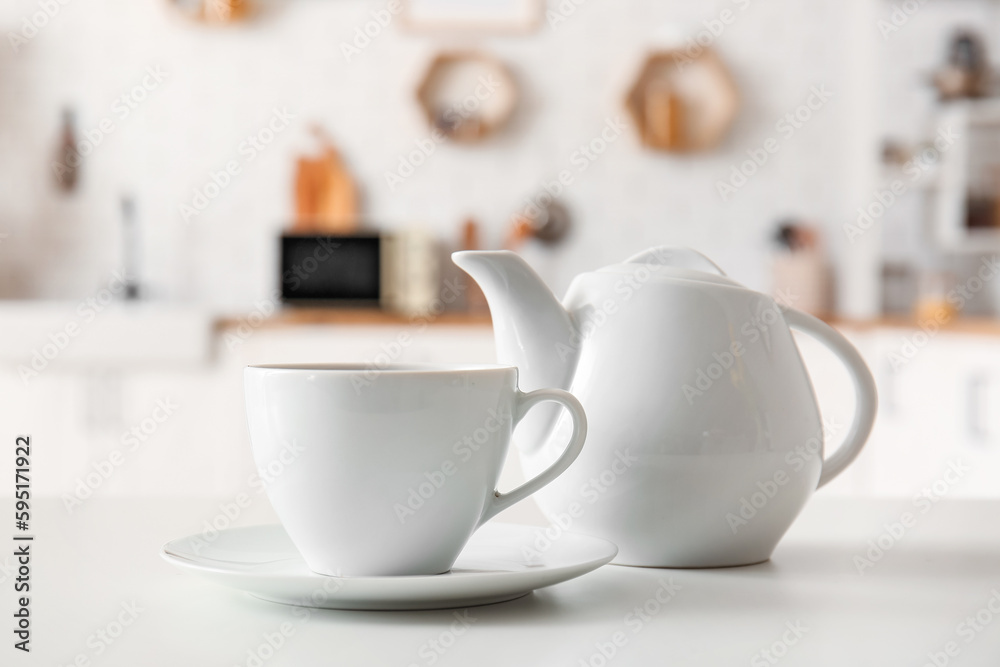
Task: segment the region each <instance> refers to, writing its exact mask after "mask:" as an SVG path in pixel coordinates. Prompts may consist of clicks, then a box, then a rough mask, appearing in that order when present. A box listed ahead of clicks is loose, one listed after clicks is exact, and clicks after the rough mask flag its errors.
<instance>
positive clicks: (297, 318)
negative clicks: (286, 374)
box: [215, 308, 492, 331]
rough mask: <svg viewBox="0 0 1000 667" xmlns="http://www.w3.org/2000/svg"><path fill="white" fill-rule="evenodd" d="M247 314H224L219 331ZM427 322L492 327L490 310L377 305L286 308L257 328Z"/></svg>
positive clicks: (243, 321) (218, 323) (242, 320)
mask: <svg viewBox="0 0 1000 667" xmlns="http://www.w3.org/2000/svg"><path fill="white" fill-rule="evenodd" d="M246 322H247V317H245V316H244V317H223V318H220V319H218V320H216V323H215V328H216V330H217V331H219V330H225V329H233V328H236V327H238V326H240V325H242V324H246ZM424 322H426V323H427V324H428V325H429V326H473V327H490V326H492V320H491V319H490V314H489V313H488V312H476V313H461V312H445V313H442V314H440V315H437V316H434V315H427V316H426V317H410V316H407V315H403V314H400V313H393V312H389V311H385V310H379V309H377V308H283V309H281V310H280V311H278V312H277V313H275V314H274V315H272V316H271V317H269V318H267V319H265V320H264V321H263V322H261V323H260V325H259V326H258V327H255V328H269V329H270V328H282V327H301V326H328V325H336V326H411V325H418V324H421V323H424Z"/></svg>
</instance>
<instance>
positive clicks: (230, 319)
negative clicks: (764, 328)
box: [215, 307, 1000, 336]
mask: <svg viewBox="0 0 1000 667" xmlns="http://www.w3.org/2000/svg"><path fill="white" fill-rule="evenodd" d="M250 317H251V315H249V314H248V315H244V316H242V317H237V316H226V317H221V318H218V319H216V322H215V328H216V330H226V329H233V328H236V327H238V326H240V325H242V324H245V323H246V322H247V321H248V318H250ZM822 319H823V320H824V321H825V322H827V323H828V324H830V325H831V326H834V327H837V328H840V329H846V330H862V331H867V330H871V329H920V328H921V324H920V322H919V321H918V320H917V319H915V318H913V317H906V316H883V317H873V318H870V319H852V318H846V317H839V316H836V315H831V316H824V317H823V318H822ZM424 321H426V322H427V324H428V325H431V326H433V325H444V326H478V327H489V326H491V320H490V314H489V312H488V311H478V312H471V313H467V312H444V313H441V314H440V315H437V316H427V317H426V318H423V319H422V318H420V317H413V316H407V315H403V314H401V313H393V312H390V311H385V310H379V309H378V308H312V307H310V308H298V307H283V308H281V309H280V310H279V311H278V312H277V313H275V314H274V315H272V316H270V317H267V318H263V319H262V320H260V321H259V322H257V321H256V320H254V322H253V325H254V328H256V327H257V326H261V327H266V328H281V327H294V326H317V325H335V326H336V325H352V326H406V325H411V324H414V323H419V322H424ZM941 330H942V331H946V332H950V333H960V334H972V335H982V336H1000V319H998V318H991V317H958V318H955V319H954V320H952V321H950V322H948V323H946V324H945V325H944V326H942V327H941Z"/></svg>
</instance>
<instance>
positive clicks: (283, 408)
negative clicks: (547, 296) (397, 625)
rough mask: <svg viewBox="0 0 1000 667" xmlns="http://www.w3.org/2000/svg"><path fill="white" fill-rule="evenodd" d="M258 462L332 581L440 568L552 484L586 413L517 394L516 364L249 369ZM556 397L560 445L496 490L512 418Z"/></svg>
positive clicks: (577, 442)
mask: <svg viewBox="0 0 1000 667" xmlns="http://www.w3.org/2000/svg"><path fill="white" fill-rule="evenodd" d="M244 385H245V389H246V407H247V421H248V424H249V427H250V439H251V442H252V444H253V453H254V459H255V461H256V463H257V468H258V470H259V471H260V473H261V477H262V479H263V480H264V482H265V488H266V490H267V494H268V497H269V498H270V500H271V504H272V505H273V506H274V509H275V511H276V512H277V514H278V517H279V518H280V519H281V522H282V524H283V525H284V527H285V530H286V531H287V532H288V535H289V537H291V539H292V542H294V543H295V546H296V547H297V548H298V550H299V551H300V552H301V553H302V557H303V558H304V559H305V561H306V563H307V564H308V565H309V567H310V569H312V570H313V571H314V572H318V573H320V574H326V575H333V576H387V575H425V574H439V573H442V572H447V571H448V570H449V569H450V568H451V566H452V564H454V562H455V559H456V558H457V557H458V555H459V553H460V552H461V551H462V548H463V547H464V546H465V543H466V542H467V541H468V539H469V537H470V536H471V535H472V533H473V532H474V531H475V530H476V529H477V528H479V526H481V525H483V523H485V522H486V521H488V520H489V519H490V518H491V517H493V516H494V515H496V514H497V513H498V512H500V511H502V510H504V509H506V508H508V507H510V506H511V505H513V504H514V503H516V502H518V501H520V500H523V499H524V498H526V497H528V496H529V495H531V494H532V493H534V492H535V491H538V490H539V489H540V488H542V487H543V486H545V485H546V484H548V483H549V482H551V481H552V480H554V479H555V478H556V477H558V476H559V475H560V474H561V473H562V472H563V471H565V470H566V468H568V467H569V465H570V464H571V463H573V461H574V460H576V457H577V456H578V455H579V454H580V450H581V448H582V447H583V441H584V438H585V437H586V432H587V420H586V417H585V415H584V412H583V408H582V407H581V405H580V403H579V401H577V400H576V399H575V398H574V397H573V396H572V395H571V394H569V393H568V392H565V391H562V390H559V389H540V390H538V391H533V392H530V393H527V394H525V393H522V392H521V391H519V390H518V388H517V368H516V367H514V366H390V367H387V368H385V369H383V370H379V371H371V370H368V369H367V368H365V367H363V366H358V365H284V366H250V367H247V368H246V370H245V372H244ZM542 401H554V402H556V403H560V404H562V405H563V406H565V407H566V408H567V409H568V410H569V413H570V415H571V416H572V418H573V424H574V428H573V433H572V435H571V437H570V441H569V444H568V445H567V446H566V449H565V451H563V453H562V455H561V456H559V457H558V458H557V460H556V461H555V462H554V463H553V464H552V465H551V466H549V467H548V468H546V469H545V470H544V471H542V472H541V473H540V474H539V475H537V476H536V477H534V478H533V479H531V480H530V481H528V482H526V483H525V484H523V485H522V486H519V487H518V488H516V489H514V490H513V491H510V492H508V493H503V494H501V493H499V492H498V491H497V490H496V486H497V480H498V479H499V477H500V470H501V468H502V467H503V463H504V461H505V459H506V456H507V447H508V445H509V443H510V437H511V433H512V431H513V429H514V426H515V425H516V424H517V423H518V421H520V420H521V418H522V417H523V416H524V415H525V413H526V412H527V411H528V409H529V408H531V406H533V405H535V404H536V403H540V402H542Z"/></svg>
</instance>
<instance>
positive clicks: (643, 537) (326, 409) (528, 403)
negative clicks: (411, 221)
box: [162, 247, 877, 609]
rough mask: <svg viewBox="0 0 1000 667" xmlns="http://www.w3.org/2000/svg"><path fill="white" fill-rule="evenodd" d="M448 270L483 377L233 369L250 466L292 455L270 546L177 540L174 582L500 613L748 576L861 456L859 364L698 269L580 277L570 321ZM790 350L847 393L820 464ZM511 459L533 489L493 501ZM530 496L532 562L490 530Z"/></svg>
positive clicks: (521, 286) (248, 539) (567, 304)
mask: <svg viewBox="0 0 1000 667" xmlns="http://www.w3.org/2000/svg"><path fill="white" fill-rule="evenodd" d="M453 261H454V262H455V264H457V265H458V266H459V267H460V268H461V269H463V270H464V271H465V272H466V273H468V274H469V275H470V276H471V277H472V279H473V280H474V281H475V282H476V283H477V284H478V285H479V286H480V288H482V291H483V293H484V294H485V296H486V300H487V302H488V304H489V307H490V312H491V315H492V319H493V326H494V335H495V338H496V350H497V361H498V364H496V365H412V366H408V365H398V366H389V367H386V368H385V369H383V370H381V371H380V372H379V373H378V375H377V377H375V378H369V377H367V376H366V381H365V382H363V383H359V382H357V379H358V376H359V375H362V374H368V373H369V371H368V369H367V368H366V367H364V366H361V365H350V364H337V365H323V364H312V365H281V366H251V367H248V368H246V369H245V372H244V386H245V394H246V408H247V420H248V426H249V432H250V439H251V443H252V449H253V455H254V459H255V462H256V464H257V466H258V467H264V468H266V467H267V465H268V463H270V462H271V461H272V460H273V459H274V458H275V457H278V456H280V455H281V453H282V452H284V451H285V450H286V449H287V447H288V445H289V443H294V444H295V446H296V451H299V452H300V454H299V455H298V457H297V459H296V460H295V461H294V462H293V463H292V464H290V465H287V466H285V470H284V472H283V473H282V474H281V475H280V476H277V477H276V478H274V479H273V480H272V481H271V482H270V483H269V484H268V485H267V489H266V490H267V494H268V497H269V499H270V501H271V504H272V506H273V507H274V510H275V512H276V513H277V516H278V518H279V519H280V521H281V525H280V526H279V525H265V526H251V527H246V528H236V529H232V530H229V531H225V532H223V533H222V534H221V535H220V536H219V537H218V538H217V539H216V540H215V541H213V542H212V544H211V545H209V546H208V547H205V545H204V542H203V541H201V540H198V539H197V536H191V537H187V538H181V539H179V540H174V541H172V542H169V543H167V544H166V545H164V547H163V550H162V555H163V557H164V558H165V559H166V560H168V561H169V562H170V563H172V564H174V565H176V566H178V567H179V568H181V569H183V570H187V571H191V572H193V573H195V574H199V575H202V576H205V577H208V578H210V579H212V580H214V581H216V582H217V583H220V584H223V585H227V586H230V587H235V588H238V589H241V590H245V591H248V592H249V593H251V594H252V595H255V596H256V597H260V598H263V599H267V600H273V601H277V602H285V603H289V604H298V605H303V606H312V607H326V608H336V609H433V608H445V607H459V606H470V605H474V604H488V603H492V602H500V601H503V600H509V599H513V598H516V597H520V596H522V595H525V594H527V593H530V592H531V591H532V590H535V589H537V588H541V587H544V586H549V585H553V584H556V583H559V582H562V581H566V580H568V579H571V578H574V577H578V576H580V575H582V574H585V573H587V572H590V571H592V570H594V569H596V568H598V567H601V566H603V565H605V564H607V563H609V562H613V563H614V564H617V565H632V566H644V567H663V568H710V567H728V566H738V565H749V564H753V563H759V562H762V561H766V560H768V559H769V558H770V557H771V554H772V552H773V551H774V549H775V547H776V545H777V544H778V541H779V540H780V539H781V537H782V536H783V535H784V533H785V531H786V530H787V529H788V528H789V526H790V525H791V524H792V522H793V521H794V519H795V518H796V516H797V515H798V514H799V512H800V511H801V509H802V508H803V506H804V505H805V503H806V501H807V500H808V499H809V498H810V496H811V495H812V493H813V491H814V490H816V489H817V488H819V487H821V486H823V485H824V484H826V483H828V482H829V481H830V480H832V479H833V478H834V477H836V476H837V475H838V474H840V473H841V472H842V471H843V470H844V469H845V468H846V467H847V466H848V465H849V464H850V463H851V462H852V461H853V460H854V459H855V458H856V457H857V456H858V454H859V453H860V451H861V449H862V447H863V446H864V444H865V441H866V440H867V438H868V435H869V434H870V432H871V429H872V426H873V423H874V420H875V410H876V405H877V395H876V390H875V383H874V381H873V379H872V376H871V373H870V372H869V371H868V368H867V367H866V365H865V363H864V361H863V360H862V359H861V357H860V355H859V354H858V353H857V351H856V350H855V349H854V348H853V346H852V345H851V344H850V343H849V342H848V341H847V340H846V339H845V338H844V337H843V336H842V335H840V334H839V333H838V332H837V331H835V330H834V329H833V328H831V327H829V326H828V325H826V324H825V323H823V322H822V321H821V320H819V319H817V318H815V317H812V316H810V315H807V314H805V313H803V312H800V311H798V310H795V309H793V308H789V307H786V306H784V305H781V304H779V303H777V302H776V301H775V300H774V299H772V298H770V297H768V296H766V295H764V294H761V293H758V292H754V291H752V290H750V289H748V288H746V287H744V286H742V285H741V284H739V283H737V282H735V281H733V280H732V279H730V278H728V277H727V276H726V275H725V273H724V272H723V271H722V270H721V269H720V268H719V267H718V266H716V265H715V264H714V263H713V262H711V261H710V260H709V259H708V258H706V257H705V256H704V255H702V254H700V253H698V252H696V251H694V250H690V249H686V248H679V247H657V248H651V249H649V250H646V251H644V252H642V253H639V254H637V255H635V256H633V257H631V258H629V259H628V260H626V261H624V262H622V263H620V264H614V265H611V266H607V267H604V268H601V269H598V270H597V271H593V272H589V273H584V274H581V275H579V276H577V277H576V278H575V279H574V280H573V282H572V284H571V285H570V287H569V290H568V292H567V295H566V297H565V298H564V299H563V300H562V301H559V300H558V299H557V298H556V297H555V296H554V295H553V294H552V292H551V291H550V290H549V289H548V287H547V286H546V285H545V284H544V282H543V281H542V280H541V279H540V278H539V276H538V275H537V274H536V273H535V272H534V270H532V269H531V267H530V266H529V265H528V264H527V263H526V262H525V261H524V260H523V259H521V257H520V256H518V255H516V254H514V253H512V252H509V251H464V252H458V253H455V254H454V255H453ZM792 330H797V331H800V332H802V333H804V334H806V335H808V336H811V337H813V338H815V339H817V340H818V341H820V342H821V343H823V344H824V345H825V346H827V347H828V348H829V349H830V350H831V351H832V353H833V354H834V355H835V356H836V357H837V358H838V359H839V360H840V361H841V362H842V363H843V364H844V366H845V367H846V368H847V370H848V371H849V372H850V375H851V378H852V381H853V387H854V391H855V394H856V405H857V408H856V410H855V415H854V418H853V422H852V423H851V424H850V426H849V428H848V433H847V436H846V439H845V442H844V443H843V444H842V445H841V446H840V447H839V448H838V449H837V451H836V452H835V453H834V454H833V455H832V456H830V457H829V458H825V457H824V452H823V447H822V440H823V426H822V422H821V420H820V414H819V408H818V406H817V402H816V397H815V394H814V393H813V388H812V384H811V382H810V379H809V375H808V373H807V371H806V368H805V366H804V364H803V362H802V358H801V356H800V355H799V352H798V348H797V347H796V345H795V341H794V339H793V337H792ZM515 427H517V430H516V432H515ZM511 442H513V443H514V446H515V448H516V450H517V452H518V455H519V457H520V459H521V462H522V465H523V468H524V470H525V472H526V474H527V476H528V477H529V480H528V481H527V482H525V483H524V484H523V485H521V486H520V487H518V488H516V489H514V490H512V491H509V492H504V493H500V492H499V491H497V488H496V487H497V481H498V479H499V477H500V472H501V468H502V467H503V464H504V461H505V460H506V456H507V450H508V446H509V444H510V443H511ZM808 443H813V444H816V443H819V446H813V447H809V446H808ZM530 495H534V496H535V498H536V501H537V503H538V504H539V506H540V507H541V509H542V510H543V512H544V513H545V514H546V516H549V517H570V518H571V526H570V531H571V532H561V534H560V536H559V538H558V539H556V540H546V541H545V542H544V543H545V549H544V550H539V549H538V548H537V545H538V544H539V540H538V539H537V537H538V535H539V534H540V532H541V531H542V530H543V529H540V528H534V527H529V526H515V525H509V524H497V523H495V522H494V523H487V522H488V521H489V520H490V519H491V518H492V517H494V516H495V515H496V514H497V513H499V512H501V511H502V510H504V509H506V508H507V507H510V506H511V505H513V504H515V503H517V502H519V501H521V500H523V499H524V498H527V497H528V496H530Z"/></svg>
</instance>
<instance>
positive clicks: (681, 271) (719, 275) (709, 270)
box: [597, 246, 746, 289]
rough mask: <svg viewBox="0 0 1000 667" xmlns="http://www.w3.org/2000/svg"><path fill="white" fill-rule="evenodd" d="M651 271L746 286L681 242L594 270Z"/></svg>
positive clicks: (703, 280)
mask: <svg viewBox="0 0 1000 667" xmlns="http://www.w3.org/2000/svg"><path fill="white" fill-rule="evenodd" d="M644 269H645V270H646V271H650V270H651V271H652V273H653V275H655V276H656V277H658V278H667V279H671V278H673V279H680V280H687V281H692V282H701V283H709V284H715V285H726V286H729V287H738V288H741V289H746V288H744V287H743V285H741V284H740V283H738V282H736V281H735V280H733V279H732V278H729V277H727V276H726V272H725V271H723V270H722V269H720V268H719V266H718V265H717V264H716V263H715V262H713V261H712V260H710V259H709V258H708V257H705V256H704V255H703V254H701V253H700V252H698V251H697V250H692V249H691V248H684V247H681V246H656V247H655V248H649V249H648V250H643V251H642V252H640V253H638V254H636V255H632V256H631V257H629V258H628V259H627V260H625V261H624V262H622V263H620V264H612V265H610V266H605V267H603V268H600V269H598V270H597V273H617V274H621V273H628V274H633V275H634V274H636V273H637V272H639V271H642V270H644Z"/></svg>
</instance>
